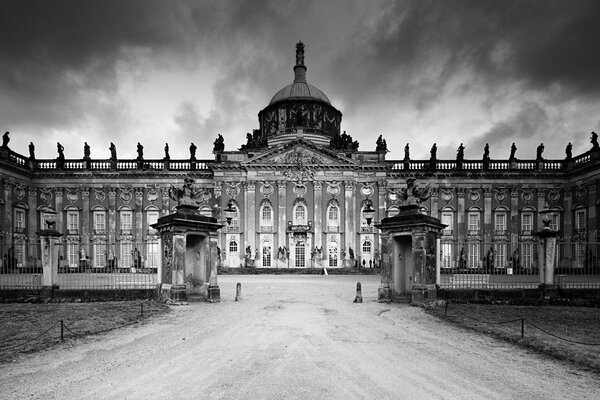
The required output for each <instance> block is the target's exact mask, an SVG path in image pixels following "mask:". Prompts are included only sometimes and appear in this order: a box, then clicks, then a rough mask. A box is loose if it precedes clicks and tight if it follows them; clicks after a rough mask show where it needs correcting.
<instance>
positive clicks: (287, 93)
mask: <svg viewBox="0 0 600 400" xmlns="http://www.w3.org/2000/svg"><path fill="white" fill-rule="evenodd" d="M283 100H319V101H323V102H325V103H327V104H329V105H331V102H330V101H329V99H328V98H327V96H325V93H323V91H321V89H319V88H317V87H316V86H314V85H311V84H310V83H308V82H307V81H306V66H305V65H304V44H303V43H302V42H299V43H298V44H296V65H295V66H294V82H292V83H291V84H289V85H287V86H285V87H284V88H282V89H280V90H279V91H278V92H277V93H275V96H273V98H272V99H271V101H270V102H269V105H271V104H273V103H277V102H279V101H283Z"/></svg>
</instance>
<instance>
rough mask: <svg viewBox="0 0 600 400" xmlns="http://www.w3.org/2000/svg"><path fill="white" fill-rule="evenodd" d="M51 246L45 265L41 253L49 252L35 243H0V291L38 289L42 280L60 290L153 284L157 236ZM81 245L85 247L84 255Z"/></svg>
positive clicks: (156, 281)
mask: <svg viewBox="0 0 600 400" xmlns="http://www.w3.org/2000/svg"><path fill="white" fill-rule="evenodd" d="M52 245H53V246H55V248H54V254H55V257H56V259H55V260H50V261H49V262H47V263H46V265H47V267H46V268H44V267H43V266H44V264H43V262H42V257H49V256H50V254H52V251H50V250H49V249H45V250H44V255H42V254H43V252H42V245H41V244H40V243H39V242H34V243H32V242H30V241H26V242H22V243H14V244H12V245H0V289H17V290H18V289H40V288H42V287H43V286H44V285H47V284H48V282H51V284H52V285H58V286H59V288H60V289H151V288H154V287H156V285H157V283H158V275H157V272H158V266H159V263H160V249H159V242H158V240H156V241H144V242H139V243H138V242H122V243H120V244H113V245H110V246H109V245H107V244H93V243H92V244H90V245H89V246H83V247H82V246H80V245H79V244H76V245H73V244H72V243H69V242H68V241H64V242H63V241H60V242H54V243H52ZM74 246H76V247H74ZM95 246H101V248H95ZM86 247H89V248H91V251H90V252H89V254H88V251H86V250H85V248H86ZM82 249H83V251H82ZM50 265H52V267H50ZM52 268H54V271H52ZM44 274H49V276H44Z"/></svg>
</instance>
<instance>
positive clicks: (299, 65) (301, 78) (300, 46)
mask: <svg viewBox="0 0 600 400" xmlns="http://www.w3.org/2000/svg"><path fill="white" fill-rule="evenodd" d="M294 82H306V66H305V65H304V43H302V42H298V43H296V66H295V67H294Z"/></svg>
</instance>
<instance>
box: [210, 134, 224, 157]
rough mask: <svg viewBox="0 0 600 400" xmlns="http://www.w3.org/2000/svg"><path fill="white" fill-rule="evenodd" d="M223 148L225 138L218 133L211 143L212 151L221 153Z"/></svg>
mask: <svg viewBox="0 0 600 400" xmlns="http://www.w3.org/2000/svg"><path fill="white" fill-rule="evenodd" d="M224 150H225V139H223V136H221V134H220V133H219V135H218V136H217V138H216V139H215V142H214V145H213V153H222V152H223V151H224Z"/></svg>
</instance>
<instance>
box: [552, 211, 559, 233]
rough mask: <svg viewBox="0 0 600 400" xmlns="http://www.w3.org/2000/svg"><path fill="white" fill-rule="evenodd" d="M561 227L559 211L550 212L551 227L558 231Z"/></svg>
mask: <svg viewBox="0 0 600 400" xmlns="http://www.w3.org/2000/svg"><path fill="white" fill-rule="evenodd" d="M559 227H560V215H559V214H558V213H553V214H550V229H552V230H554V231H558V230H559Z"/></svg>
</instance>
